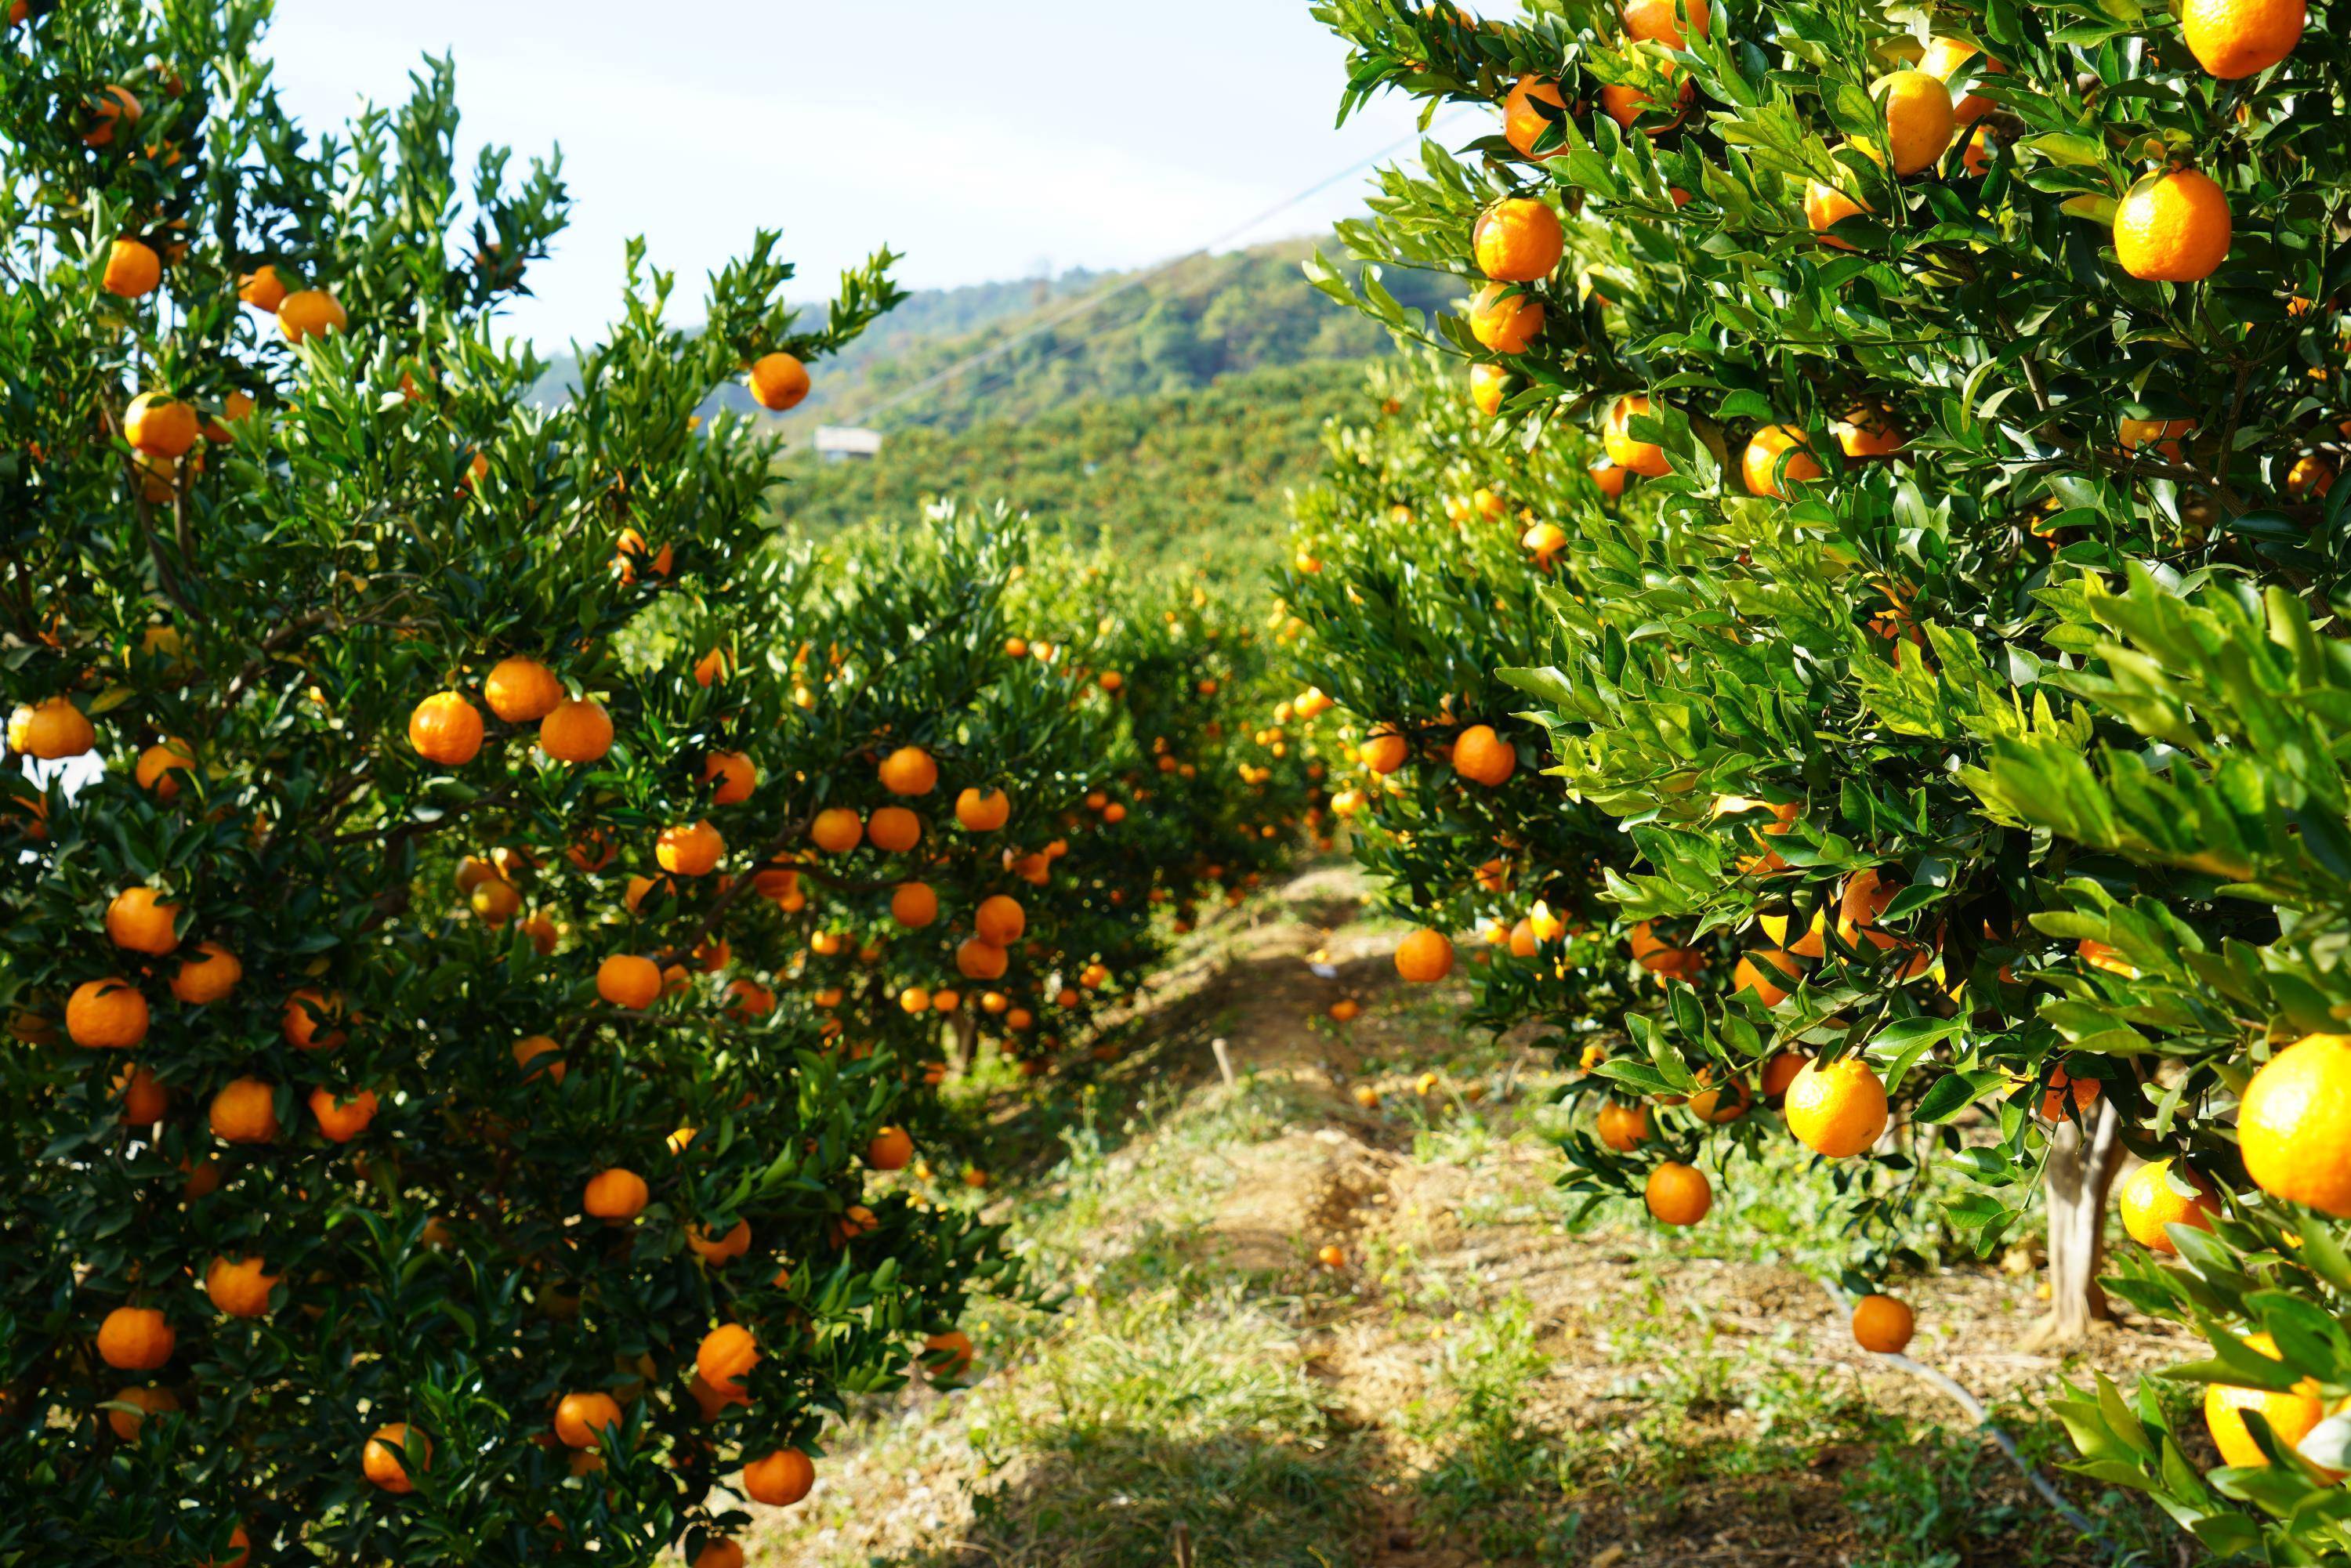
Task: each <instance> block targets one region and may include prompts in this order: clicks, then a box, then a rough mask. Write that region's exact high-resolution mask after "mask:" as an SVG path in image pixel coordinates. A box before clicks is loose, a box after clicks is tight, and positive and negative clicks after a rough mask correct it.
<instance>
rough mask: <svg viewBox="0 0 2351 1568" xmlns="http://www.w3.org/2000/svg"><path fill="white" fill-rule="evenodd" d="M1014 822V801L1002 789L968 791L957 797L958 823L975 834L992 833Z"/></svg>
mask: <svg viewBox="0 0 2351 1568" xmlns="http://www.w3.org/2000/svg"><path fill="white" fill-rule="evenodd" d="M1011 820H1012V801H1011V799H1010V798H1009V797H1008V796H1007V795H1006V794H1005V793H1004V791H1003V790H1001V789H989V790H986V791H982V790H979V789H966V790H965V791H964V792H963V793H962V794H960V795H957V796H956V821H958V822H960V823H962V824H963V826H964V828H965V830H966V831H969V832H974V833H992V832H994V831H996V830H997V829H998V828H1000V827H1002V826H1004V824H1005V823H1007V822H1008V821H1011Z"/></svg>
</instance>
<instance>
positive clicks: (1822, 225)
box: [1804, 180, 1869, 250]
mask: <svg viewBox="0 0 2351 1568" xmlns="http://www.w3.org/2000/svg"><path fill="white" fill-rule="evenodd" d="M1868 211H1869V209H1868V208H1867V207H1865V206H1863V205H1862V204H1860V203H1859V202H1856V201H1855V200H1854V199H1853V198H1852V197H1851V196H1848V195H1846V194H1845V193H1844V192H1843V191H1840V190H1838V189H1837V188H1836V187H1835V186H1834V185H1829V184H1824V183H1822V182H1820V181H1818V180H1808V181H1806V182H1805V183H1804V222H1805V223H1806V224H1808V225H1811V227H1812V231H1813V233H1814V234H1816V235H1820V236H1821V243H1822V244H1823V245H1825V246H1833V247H1834V248H1835V249H1837V250H1851V249H1853V248H1854V246H1853V243H1852V242H1851V241H1850V240H1842V239H1839V238H1837V237H1836V236H1835V235H1832V234H1831V233H1829V230H1831V229H1833V228H1834V227H1835V226H1836V225H1838V224H1840V223H1843V222H1844V220H1845V219H1847V218H1850V217H1855V216H1860V215H1863V214H1867V213H1868Z"/></svg>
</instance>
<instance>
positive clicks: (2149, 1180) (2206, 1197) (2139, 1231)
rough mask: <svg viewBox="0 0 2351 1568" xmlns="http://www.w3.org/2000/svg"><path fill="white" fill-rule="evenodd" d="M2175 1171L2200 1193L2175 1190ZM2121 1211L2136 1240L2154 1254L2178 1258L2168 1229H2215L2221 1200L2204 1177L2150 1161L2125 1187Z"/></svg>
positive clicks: (2169, 1163)
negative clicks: (2183, 1192) (2186, 1193)
mask: <svg viewBox="0 0 2351 1568" xmlns="http://www.w3.org/2000/svg"><path fill="white" fill-rule="evenodd" d="M2174 1171H2177V1172H2178V1173H2179V1176H2181V1177H2182V1178H2183V1179H2185V1180H2186V1181H2187V1182H2188V1184H2189V1186H2192V1187H2194V1188H2195V1189H2196V1190H2195V1191H2194V1193H2193V1194H2189V1195H2183V1194H2181V1193H2179V1192H2177V1191H2174V1190H2173V1185H2172V1180H2171V1177H2172V1174H2173V1172H2174ZM2118 1207H2120V1208H2121V1210H2122V1217H2123V1228H2124V1229H2125V1230H2126V1231H2128V1232H2129V1233H2130V1239H2132V1240H2134V1241H2136V1242H2137V1243H2138V1244H2139V1245H2140V1246H2142V1247H2144V1248H2146V1249H2148V1250H2149V1251H2151V1252H2162V1253H2166V1254H2177V1253H2178V1252H2179V1245H2178V1243H2176V1242H2174V1241H2173V1240H2172V1239H2171V1232H2170V1230H2169V1227H2171V1226H2174V1225H2186V1226H2190V1227H2193V1228H2195V1229H2198V1230H2210V1229H2211V1228H2212V1220H2211V1216H2213V1215H2215V1214H2218V1213H2219V1212H2220V1198H2219V1197H2217V1196H2216V1195H2215V1194H2214V1193H2213V1191H2212V1184H2211V1183H2210V1182H2208V1181H2206V1180H2205V1179H2204V1178H2203V1176H2200V1175H2199V1174H2198V1173H2197V1172H2195V1171H2192V1170H2190V1169H2189V1168H2188V1167H2187V1166H2176V1165H2175V1164H2174V1163H2173V1162H2172V1161H2170V1160H2168V1159H2164V1160H2149V1161H2148V1162H2147V1164H2145V1165H2143V1166H2139V1167H2138V1169H2137V1170H2135V1171H2133V1172H2131V1176H2130V1180H2128V1181H2126V1182H2125V1183H2124V1184H2123V1191H2122V1197H2121V1199H2120V1200H2119V1204H2118Z"/></svg>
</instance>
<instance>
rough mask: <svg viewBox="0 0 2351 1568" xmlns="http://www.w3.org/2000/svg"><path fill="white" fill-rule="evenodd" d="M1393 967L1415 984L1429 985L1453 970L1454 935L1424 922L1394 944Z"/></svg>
mask: <svg viewBox="0 0 2351 1568" xmlns="http://www.w3.org/2000/svg"><path fill="white" fill-rule="evenodd" d="M1395 969H1396V973H1397V974H1398V975H1401V976H1403V977H1404V978H1405V979H1406V980H1409V981H1411V982H1413V983H1414V984H1416V985H1428V984H1431V983H1433V982H1435V981H1437V980H1441V979H1443V978H1445V977H1446V976H1447V975H1449V974H1451V973H1452V972H1453V939H1452V938H1451V937H1449V936H1446V935H1445V933H1444V932H1442V931H1434V930H1430V929H1428V928H1427V927H1426V926H1424V927H1422V928H1421V929H1420V930H1418V931H1415V932H1412V933H1410V934H1408V935H1407V936H1405V939H1404V940H1403V941H1401V942H1399V943H1397V944H1396V950H1395Z"/></svg>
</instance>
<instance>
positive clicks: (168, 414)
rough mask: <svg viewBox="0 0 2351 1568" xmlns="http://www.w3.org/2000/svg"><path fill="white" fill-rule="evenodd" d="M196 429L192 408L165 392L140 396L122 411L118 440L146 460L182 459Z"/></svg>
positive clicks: (133, 399) (194, 439) (193, 407)
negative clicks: (147, 457) (120, 437)
mask: <svg viewBox="0 0 2351 1568" xmlns="http://www.w3.org/2000/svg"><path fill="white" fill-rule="evenodd" d="M199 429H200V426H199V424H198V422H197V419H196V410H195V406H194V405H193V403H184V402H180V401H179V400H178V399H177V398H174V397H172V396H171V395H169V394H168V393H165V392H141V393H140V394H139V395H138V396H137V397H135V398H132V399H131V406H130V407H128V408H126V409H124V410H123V411H122V438H123V439H124V440H125V441H128V442H130V443H131V445H132V446H134V447H136V448H137V449H138V450H139V451H141V452H143V453H145V454H146V455H148V456H150V457H161V458H163V459H165V460H167V461H170V462H177V461H178V460H179V459H181V458H183V457H185V456H186V455H188V453H189V450H190V449H191V448H193V446H194V445H195V444H196V435H197V434H198V432H199Z"/></svg>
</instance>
